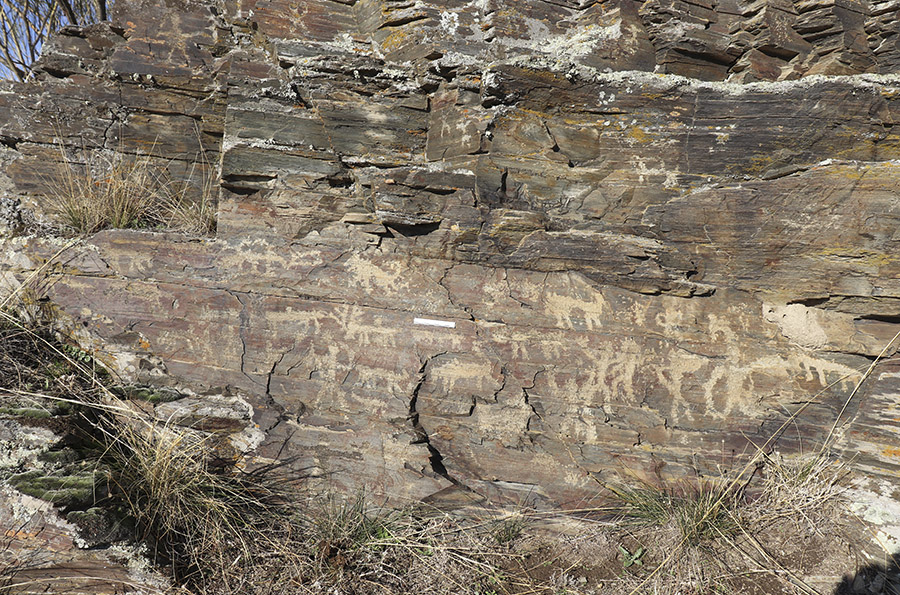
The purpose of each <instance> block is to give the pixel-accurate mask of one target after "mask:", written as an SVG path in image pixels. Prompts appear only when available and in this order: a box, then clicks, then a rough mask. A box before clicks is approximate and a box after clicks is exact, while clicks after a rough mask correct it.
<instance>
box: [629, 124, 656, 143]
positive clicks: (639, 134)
mask: <svg viewBox="0 0 900 595" xmlns="http://www.w3.org/2000/svg"><path fill="white" fill-rule="evenodd" d="M627 134H628V138H630V139H633V141H634V142H637V143H641V144H644V143H649V142H650V141H652V140H653V137H652V136H651V135H649V134H647V131H646V130H644V129H643V128H641V127H640V126H632V127H631V128H629V129H628V133H627Z"/></svg>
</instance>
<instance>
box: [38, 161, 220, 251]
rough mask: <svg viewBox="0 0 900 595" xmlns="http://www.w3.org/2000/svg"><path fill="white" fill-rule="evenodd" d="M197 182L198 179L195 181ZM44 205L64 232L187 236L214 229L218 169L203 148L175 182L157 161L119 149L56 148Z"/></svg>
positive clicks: (47, 178) (210, 231) (47, 179)
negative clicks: (146, 232) (171, 232)
mask: <svg viewBox="0 0 900 595" xmlns="http://www.w3.org/2000/svg"><path fill="white" fill-rule="evenodd" d="M196 180H199V183H198V182H197V181H196ZM44 186H45V187H46V189H47V196H46V209H47V211H48V213H49V214H50V216H51V217H52V219H53V220H54V221H55V222H56V223H57V224H58V225H59V226H60V227H61V228H62V229H63V230H64V231H66V232H68V233H71V234H74V235H87V234H91V233H94V232H97V231H99V230H101V229H106V228H153V229H166V230H174V231H179V232H182V233H187V234H192V235H207V234H210V233H212V232H213V231H214V230H215V216H216V203H217V201H216V192H217V189H218V170H217V168H216V167H214V165H213V164H212V163H211V162H210V160H209V157H208V155H207V151H206V150H204V149H203V148H202V147H201V149H200V150H199V151H198V153H197V155H196V156H195V158H194V160H193V162H192V164H191V166H190V169H189V172H188V175H187V177H186V179H184V180H174V179H172V177H171V176H170V174H169V172H168V169H167V168H166V167H162V166H160V162H159V160H158V159H155V158H153V157H151V156H149V155H130V154H127V153H125V152H124V151H123V150H122V148H121V147H120V148H119V150H115V151H112V150H108V149H101V150H96V151H88V150H84V149H82V150H80V151H78V152H77V153H76V155H75V156H74V157H73V156H71V155H70V154H69V152H67V151H66V150H65V147H62V146H61V147H60V160H59V163H58V165H57V167H56V168H55V171H54V172H53V173H52V174H50V175H49V176H47V177H46V178H45V179H44Z"/></svg>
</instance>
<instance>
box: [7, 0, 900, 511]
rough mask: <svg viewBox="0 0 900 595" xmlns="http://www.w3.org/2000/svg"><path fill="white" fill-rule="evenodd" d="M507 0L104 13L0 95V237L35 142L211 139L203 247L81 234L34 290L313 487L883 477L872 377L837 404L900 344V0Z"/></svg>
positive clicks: (582, 490) (127, 146) (94, 145)
mask: <svg viewBox="0 0 900 595" xmlns="http://www.w3.org/2000/svg"><path fill="white" fill-rule="evenodd" d="M506 4H507V3H494V2H492V0H487V1H485V2H476V3H470V4H466V3H461V2H445V3H430V4H426V3H416V4H408V3H402V4H398V3H393V2H380V1H376V0H360V1H357V2H349V3H337V2H332V1H330V0H316V1H310V2H304V3H300V4H296V3H287V2H279V1H274V2H254V1H253V0H245V1H244V2H243V3H241V4H239V5H238V4H235V3H225V4H222V5H216V6H210V5H206V4H201V3H188V2H185V3H175V2H170V3H165V2H162V1H161V0H160V2H154V1H150V0H148V1H147V2H144V3H133V4H129V5H128V6H127V7H126V6H124V3H120V5H119V8H118V10H119V11H120V14H119V15H117V16H116V18H115V19H114V23H113V25H106V24H103V25H95V26H91V27H88V28H84V29H70V30H66V31H63V32H62V34H61V35H59V36H58V37H57V38H56V39H55V41H54V42H53V43H52V44H51V47H50V49H49V50H48V51H47V53H46V55H45V56H44V58H43V59H42V62H41V64H40V66H39V68H38V71H37V74H36V77H35V81H33V82H31V83H29V84H26V85H10V86H8V87H6V91H5V92H4V93H3V94H0V140H2V143H3V148H2V149H0V160H2V163H8V164H9V165H7V166H6V168H5V174H4V175H3V176H0V189H2V190H3V192H4V193H5V196H6V197H7V198H6V199H5V200H6V201H7V202H5V203H3V204H4V205H7V206H6V207H4V208H5V209H6V210H8V211H10V214H6V211H4V215H3V219H2V220H0V223H2V222H3V221H7V220H8V221H9V222H8V223H5V226H6V228H8V229H11V230H14V229H17V228H20V227H22V226H23V225H24V223H23V221H25V220H28V219H29V217H25V218H24V219H23V218H21V217H18V218H17V215H16V212H15V208H14V207H15V205H16V204H17V203H16V202H15V201H21V202H22V203H23V204H24V205H26V206H30V207H31V208H32V209H33V210H34V212H36V213H37V214H36V215H33V216H32V218H33V217H37V218H38V219H39V218H40V206H41V201H40V198H39V196H40V193H41V191H42V189H43V188H45V187H46V185H47V184H48V183H49V182H48V180H49V179H50V178H48V173H47V172H49V171H52V167H53V165H52V164H53V162H54V161H58V159H59V157H58V155H59V154H60V144H61V145H62V146H63V148H64V149H68V150H71V148H72V147H75V146H78V145H83V146H84V147H86V148H88V149H105V150H108V151H120V152H128V153H132V152H136V153H141V154H150V155H153V156H154V157H155V158H156V160H157V161H156V162H157V163H158V164H159V166H160V167H166V168H168V169H170V170H172V171H173V173H174V175H176V176H182V177H185V178H188V179H191V178H194V179H197V178H199V177H200V176H201V174H202V172H198V171H197V168H195V167H193V163H194V162H195V161H196V160H197V154H198V153H199V152H201V151H205V152H206V153H208V154H216V155H218V157H219V163H220V168H221V170H220V176H221V193H220V196H219V212H218V231H217V235H216V237H215V238H204V239H200V240H198V239H191V238H187V237H184V236H178V235H175V234H162V233H150V232H137V231H106V232H102V233H99V234H97V235H95V236H93V237H92V238H90V239H88V240H87V241H86V242H85V243H84V244H80V245H78V246H74V247H70V248H69V249H68V250H66V251H64V252H63V254H62V255H61V256H59V257H57V259H56V261H57V262H58V263H60V264H57V265H54V266H53V267H50V268H49V269H48V270H47V271H46V272H45V275H46V282H45V283H42V284H41V287H42V288H44V290H45V291H46V293H47V295H48V296H49V297H50V298H51V299H52V300H53V301H54V302H55V303H57V304H59V305H60V306H61V307H62V309H63V310H64V311H65V312H66V313H67V314H68V315H69V316H71V317H72V318H73V319H74V320H75V322H77V323H79V325H80V328H81V329H82V331H83V332H84V333H85V337H86V338H87V340H93V341H95V342H96V345H98V346H100V347H101V349H103V350H105V352H106V357H107V358H108V360H109V361H110V362H111V363H113V364H114V365H115V366H117V367H118V368H119V369H120V370H121V371H122V372H124V373H126V374H128V375H131V376H135V377H138V378H140V379H142V380H144V381H154V382H167V381H169V380H167V379H177V381H178V382H188V383H191V384H194V385H198V386H202V385H206V386H208V387H230V390H236V391H239V392H240V393H242V394H243V395H245V396H246V398H247V400H248V401H249V402H250V403H251V404H252V406H253V416H254V417H253V418H254V422H255V423H256V424H257V425H258V426H259V428H260V429H261V430H262V431H263V432H264V434H265V438H264V439H263V440H262V442H261V443H260V444H259V446H258V448H257V449H256V456H257V457H259V458H261V459H266V458H280V459H283V460H285V461H289V464H290V465H292V466H294V468H296V470H297V472H298V473H304V474H307V475H311V476H313V477H317V478H320V479H321V480H322V481H323V482H325V483H326V484H327V485H330V486H332V487H337V488H346V489H354V488H359V487H361V486H366V487H367V488H368V489H369V490H372V491H374V492H375V493H377V494H379V495H385V496H387V497H389V498H390V499H392V501H393V502H396V503H401V502H404V501H407V500H416V499H422V498H429V497H433V498H439V497H441V496H446V497H449V494H450V493H460V492H468V493H470V494H472V495H476V496H482V497H490V498H492V499H499V500H504V499H506V500H509V501H514V502H515V501H518V502H521V501H523V500H525V499H536V500H540V501H543V502H545V503H547V504H552V505H563V506H579V505H580V504H582V503H583V502H585V501H587V500H590V499H591V498H592V497H593V496H594V495H595V494H596V492H597V480H598V479H599V480H600V481H603V480H604V479H605V478H606V477H608V476H610V475H611V474H614V473H620V472H626V470H627V472H628V473H634V474H637V475H644V476H648V477H649V476H652V475H653V474H661V475H669V474H670V475H675V476H681V475H684V474H685V473H689V472H693V471H699V472H705V471H707V470H712V469H716V468H717V467H718V468H731V469H736V468H740V465H742V464H743V463H744V461H746V459H747V457H748V456H749V455H750V454H752V453H753V452H755V450H756V449H757V448H764V449H769V448H778V449H780V450H783V451H801V450H802V451H804V452H807V451H809V450H812V449H818V448H821V447H822V446H823V444H826V443H828V444H833V445H835V446H836V448H838V449H839V450H842V451H843V452H845V453H847V454H848V456H850V455H852V456H854V457H855V461H856V464H857V465H858V466H860V467H861V468H864V469H865V470H866V471H867V472H869V473H871V474H872V475H873V476H877V477H881V478H887V479H889V480H890V481H895V480H896V476H897V473H898V470H900V458H898V457H900V451H898V450H897V448H896V444H897V440H898V423H897V421H896V420H897V418H898V415H897V409H898V407H900V403H898V395H900V385H898V383H897V380H896V379H897V378H898V373H900V370H898V369H895V368H896V364H895V363H893V361H892V360H889V361H888V362H886V363H883V364H881V366H880V367H879V368H878V369H877V372H876V374H875V375H874V376H873V377H872V378H871V379H870V380H869V381H868V383H867V384H866V385H865V386H864V388H863V390H862V391H859V392H857V393H856V394H855V396H854V398H853V399H851V400H849V401H848V400H847V398H848V396H849V395H850V394H851V391H852V389H853V387H854V385H855V384H856V382H857V381H858V380H859V378H860V372H861V371H863V370H865V369H866V368H867V367H868V365H869V364H870V363H871V361H872V359H873V358H875V357H876V356H878V355H879V354H881V353H882V350H883V349H884V348H885V346H887V345H888V344H889V343H890V342H891V339H892V338H893V337H894V335H895V334H896V333H897V331H898V330H900V326H898V324H897V323H898V321H900V258H898V256H897V255H898V254H900V251H898V241H900V234H898V233H897V231H896V230H897V229H898V223H900V194H898V192H900V191H898V188H897V183H896V180H897V179H898V173H900V165H898V163H900V161H898V160H900V134H898V132H897V130H895V129H894V122H895V121H896V120H900V79H898V78H894V77H892V76H890V75H889V74H890V73H892V72H896V71H897V70H898V68H900V51H898V47H897V44H898V35H897V33H896V31H895V27H894V26H893V23H894V19H895V17H896V16H897V11H898V10H900V8H898V6H897V5H896V4H895V3H894V4H891V3H881V4H877V3H867V2H858V3H852V2H850V3H848V2H838V3H834V2H830V3H818V4H817V3H815V2H813V3H809V2H806V3H802V2H797V3H794V4H791V3H790V2H788V3H784V2H756V3H752V4H750V3H743V2H732V3H727V2H726V3H722V4H708V5H706V4H702V3H694V4H686V3H678V2H670V3H664V2H656V1H655V0H648V1H646V2H643V3H639V2H628V1H627V0H622V1H621V2H615V1H611V2H605V3H577V2H560V3H553V4H551V3H545V2H540V1H533V2H520V3H515V6H507V5H506ZM654 70H655V71H657V72H658V73H664V74H658V73H657V74H653V73H651V72H650V71H654ZM866 73H869V74H866ZM878 73H880V74H878ZM680 75H683V76H680ZM823 75H853V76H823ZM726 78H727V79H728V81H727V82H722V81H723V80H724V79H726ZM701 79H702V80H701ZM792 79H798V80H792ZM710 81H718V82H710ZM750 81H775V82H750ZM201 169H202V168H201ZM26 214H27V212H26ZM64 244H65V242H64V241H62V240H58V239H53V238H47V237H44V238H38V237H32V236H20V237H11V238H10V239H9V240H8V241H7V243H6V247H5V249H4V251H3V252H2V254H0V256H2V267H3V269H4V270H6V271H8V272H11V273H14V274H16V275H18V277H19V279H23V278H24V276H25V275H26V273H27V272H28V271H31V270H35V269H37V268H39V267H40V265H41V264H42V263H43V262H45V261H46V260H48V259H50V258H51V257H53V256H54V255H56V254H57V253H58V251H59V249H60V247H62V246H64ZM895 350H896V346H892V347H891V348H890V349H888V351H887V352H886V355H889V356H892V355H893V353H894V351H895Z"/></svg>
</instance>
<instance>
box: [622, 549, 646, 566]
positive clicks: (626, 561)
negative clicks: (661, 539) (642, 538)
mask: <svg viewBox="0 0 900 595" xmlns="http://www.w3.org/2000/svg"><path fill="white" fill-rule="evenodd" d="M619 551H620V552H621V553H622V567H623V568H630V567H631V566H634V565H635V564H637V565H638V566H643V565H644V563H643V562H642V561H641V558H643V557H644V554H646V553H647V550H645V549H644V548H643V546H638V548H637V549H636V550H635V551H634V553H631V552H629V551H628V550H627V549H626V548H625V547H623V546H621V545H620V546H619Z"/></svg>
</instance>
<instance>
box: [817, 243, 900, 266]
mask: <svg viewBox="0 0 900 595" xmlns="http://www.w3.org/2000/svg"><path fill="white" fill-rule="evenodd" d="M815 256H820V257H823V258H831V259H839V260H853V261H854V262H856V263H858V264H860V265H863V266H871V267H882V266H889V265H891V264H894V263H895V262H897V260H898V257H897V256H895V255H893V254H888V253H887V252H879V251H877V250H868V249H866V248H857V247H853V246H848V247H840V246H829V247H826V248H823V249H822V250H819V251H818V252H816V253H815Z"/></svg>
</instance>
